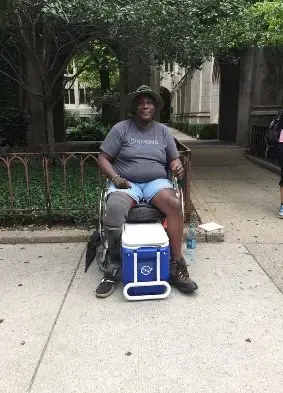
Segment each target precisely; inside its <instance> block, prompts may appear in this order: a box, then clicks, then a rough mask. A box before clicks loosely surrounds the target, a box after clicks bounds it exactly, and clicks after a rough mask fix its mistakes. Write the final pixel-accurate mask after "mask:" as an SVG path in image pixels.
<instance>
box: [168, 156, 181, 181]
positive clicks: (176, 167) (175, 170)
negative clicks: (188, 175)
mask: <svg viewBox="0 0 283 393" xmlns="http://www.w3.org/2000/svg"><path fill="white" fill-rule="evenodd" d="M170 166H171V165H170ZM170 170H171V172H172V174H173V175H174V176H176V177H177V179H182V177H183V176H184V168H183V165H182V163H181V161H180V160H179V159H178V160H174V162H172V167H171V168H170Z"/></svg>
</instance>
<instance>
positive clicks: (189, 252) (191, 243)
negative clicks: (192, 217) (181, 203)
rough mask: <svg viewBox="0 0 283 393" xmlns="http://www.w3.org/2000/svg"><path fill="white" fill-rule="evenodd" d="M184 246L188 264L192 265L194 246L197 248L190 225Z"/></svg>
mask: <svg viewBox="0 0 283 393" xmlns="http://www.w3.org/2000/svg"><path fill="white" fill-rule="evenodd" d="M186 246H187V249H186V252H187V255H188V260H189V263H190V264H192V263H194V262H195V259H196V246H197V239H196V234H195V231H194V229H193V227H192V225H190V228H189V230H188V233H187V237H186Z"/></svg>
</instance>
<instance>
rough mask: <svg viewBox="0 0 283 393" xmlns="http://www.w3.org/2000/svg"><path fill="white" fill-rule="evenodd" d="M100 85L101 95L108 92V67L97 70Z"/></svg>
mask: <svg viewBox="0 0 283 393" xmlns="http://www.w3.org/2000/svg"><path fill="white" fill-rule="evenodd" d="M99 77H100V85H101V90H102V91H103V93H106V91H108V90H110V75H109V69H108V67H103V68H101V69H100V70H99Z"/></svg>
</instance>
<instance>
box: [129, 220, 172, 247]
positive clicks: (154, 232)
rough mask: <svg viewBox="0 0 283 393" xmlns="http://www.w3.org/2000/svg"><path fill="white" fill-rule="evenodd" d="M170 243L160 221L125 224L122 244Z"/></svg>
mask: <svg viewBox="0 0 283 393" xmlns="http://www.w3.org/2000/svg"><path fill="white" fill-rule="evenodd" d="M168 244H169V239H168V236H167V233H166V232H165V230H164V228H163V226H162V225H161V224H160V223H159V222H154V223H147V224H125V225H124V228H123V234H122V245H123V246H125V247H130V248H132V247H146V246H149V247H152V246H158V247H166V246H168Z"/></svg>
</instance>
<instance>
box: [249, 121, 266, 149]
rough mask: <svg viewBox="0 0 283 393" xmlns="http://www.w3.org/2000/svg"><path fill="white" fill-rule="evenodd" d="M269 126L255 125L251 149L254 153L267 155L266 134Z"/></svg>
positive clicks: (251, 138)
mask: <svg viewBox="0 0 283 393" xmlns="http://www.w3.org/2000/svg"><path fill="white" fill-rule="evenodd" d="M267 130H268V127H263V126H253V127H252V133H251V137H250V151H251V153H253V154H256V155H260V156H265V154H266V148H267V146H266V143H265V136H266V133H267Z"/></svg>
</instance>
